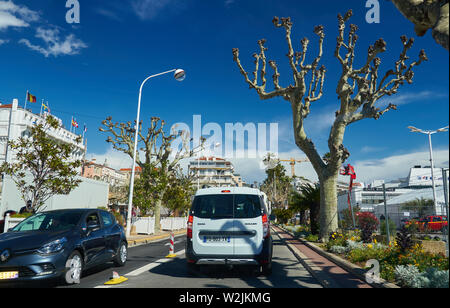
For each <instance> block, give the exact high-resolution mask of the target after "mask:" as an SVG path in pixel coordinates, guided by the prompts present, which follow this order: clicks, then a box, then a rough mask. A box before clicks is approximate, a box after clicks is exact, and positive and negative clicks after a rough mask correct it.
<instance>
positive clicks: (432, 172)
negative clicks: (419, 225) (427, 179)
mask: <svg viewBox="0 0 450 308" xmlns="http://www.w3.org/2000/svg"><path fill="white" fill-rule="evenodd" d="M408 128H409V129H410V130H411V132H414V133H422V134H425V135H428V146H429V148H430V165H431V186H432V188H433V201H434V209H435V211H436V206H437V202H436V188H435V184H434V170H433V169H434V163H433V147H432V145H431V135H433V134H435V133H439V132H446V131H447V130H448V126H446V127H442V128H439V129H437V130H422V129H419V128H417V127H414V126H408Z"/></svg>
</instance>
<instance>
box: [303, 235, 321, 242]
mask: <svg viewBox="0 0 450 308" xmlns="http://www.w3.org/2000/svg"><path fill="white" fill-rule="evenodd" d="M305 239H306V240H307V241H308V242H318V241H319V235H317V234H310V235H308V236H307V237H305Z"/></svg>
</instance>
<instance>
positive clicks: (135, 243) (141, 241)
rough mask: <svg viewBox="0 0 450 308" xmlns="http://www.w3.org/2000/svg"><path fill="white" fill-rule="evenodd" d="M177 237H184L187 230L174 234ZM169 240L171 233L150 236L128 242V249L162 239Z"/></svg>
mask: <svg viewBox="0 0 450 308" xmlns="http://www.w3.org/2000/svg"><path fill="white" fill-rule="evenodd" d="M173 234H174V235H175V236H179V235H183V234H186V230H180V231H176V232H174V233H173ZM166 238H167V239H168V238H170V232H169V233H166V234H161V235H154V236H150V237H147V238H142V239H136V240H128V239H127V241H128V247H133V246H138V245H143V244H148V243H151V242H155V241H158V240H161V239H166Z"/></svg>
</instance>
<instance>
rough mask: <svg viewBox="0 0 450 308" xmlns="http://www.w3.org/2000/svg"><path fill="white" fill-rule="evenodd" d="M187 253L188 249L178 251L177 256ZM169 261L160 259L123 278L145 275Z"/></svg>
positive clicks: (103, 286)
mask: <svg viewBox="0 0 450 308" xmlns="http://www.w3.org/2000/svg"><path fill="white" fill-rule="evenodd" d="M185 252H186V249H183V250H180V251H178V252H177V253H176V255H177V256H180V255H184V254H185ZM168 261H171V259H166V258H164V259H159V260H157V261H155V262H152V263H150V264H147V265H144V266H142V267H140V268H138V269H135V270H134V271H131V272H129V273H128V274H125V275H123V276H124V277H136V276H138V275H140V274H143V273H145V272H148V271H150V270H151V269H153V268H155V267H157V266H159V265H161V264H164V263H166V262H168ZM111 287H112V286H111V285H99V286H96V287H94V288H95V289H108V288H111Z"/></svg>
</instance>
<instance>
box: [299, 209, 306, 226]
mask: <svg viewBox="0 0 450 308" xmlns="http://www.w3.org/2000/svg"><path fill="white" fill-rule="evenodd" d="M300 224H301V225H302V226H304V225H306V224H307V220H306V210H301V211H300Z"/></svg>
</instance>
